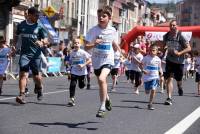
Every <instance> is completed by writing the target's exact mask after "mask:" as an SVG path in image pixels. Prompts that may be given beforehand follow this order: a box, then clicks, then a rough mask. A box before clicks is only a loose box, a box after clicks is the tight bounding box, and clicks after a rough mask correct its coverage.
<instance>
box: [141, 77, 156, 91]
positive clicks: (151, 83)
mask: <svg viewBox="0 0 200 134" xmlns="http://www.w3.org/2000/svg"><path fill="white" fill-rule="evenodd" d="M158 85H159V80H158V79H154V80H151V81H147V82H144V88H145V90H156V89H157V88H158Z"/></svg>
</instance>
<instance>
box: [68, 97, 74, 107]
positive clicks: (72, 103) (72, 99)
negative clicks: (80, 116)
mask: <svg viewBox="0 0 200 134" xmlns="http://www.w3.org/2000/svg"><path fill="white" fill-rule="evenodd" d="M67 105H68V106H70V107H73V106H75V99H74V98H70V100H69V102H68V104H67Z"/></svg>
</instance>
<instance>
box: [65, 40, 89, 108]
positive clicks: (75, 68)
mask: <svg viewBox="0 0 200 134" xmlns="http://www.w3.org/2000/svg"><path fill="white" fill-rule="evenodd" d="M80 46H81V44H80V39H78V38H77V39H74V41H73V47H74V49H73V50H72V52H71V53H70V58H69V61H70V65H71V82H70V87H69V93H70V100H69V103H68V106H74V105H75V89H76V84H77V81H78V84H79V88H81V89H82V88H84V87H85V76H86V75H87V73H88V72H87V68H86V65H88V64H90V63H91V58H90V57H91V56H90V54H89V53H87V52H86V51H85V50H82V49H80Z"/></svg>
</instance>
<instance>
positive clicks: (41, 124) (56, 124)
mask: <svg viewBox="0 0 200 134" xmlns="http://www.w3.org/2000/svg"><path fill="white" fill-rule="evenodd" d="M91 123H99V122H90V121H88V122H80V123H64V122H55V123H37V122H31V123H29V124H31V125H38V126H42V127H49V126H52V125H53V126H67V127H69V128H80V129H87V130H97V129H98V128H89V127H80V126H81V125H86V124H91Z"/></svg>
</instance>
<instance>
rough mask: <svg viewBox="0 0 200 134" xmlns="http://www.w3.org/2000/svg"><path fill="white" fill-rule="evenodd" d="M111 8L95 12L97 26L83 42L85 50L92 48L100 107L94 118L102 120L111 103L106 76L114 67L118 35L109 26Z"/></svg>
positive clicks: (106, 7) (107, 7)
mask: <svg viewBox="0 0 200 134" xmlns="http://www.w3.org/2000/svg"><path fill="white" fill-rule="evenodd" d="M111 15H112V8H111V7H109V6H105V7H103V8H101V9H98V10H97V16H98V25H96V26H94V27H93V28H91V29H90V30H89V32H88V33H87V35H86V38H85V41H86V45H85V48H86V50H88V49H92V48H93V53H92V65H93V68H94V73H95V75H96V77H97V80H98V84H99V96H100V103H101V104H100V107H99V110H98V112H97V114H96V117H100V118H103V117H104V116H105V114H106V109H107V110H108V111H110V110H111V109H112V107H111V101H110V98H109V96H108V93H107V81H106V79H107V76H108V75H109V73H110V71H111V69H112V66H113V65H114V50H113V49H115V50H117V49H118V50H120V49H119V46H118V34H117V31H116V29H115V28H113V27H112V26H110V25H109V21H110V20H111Z"/></svg>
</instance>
